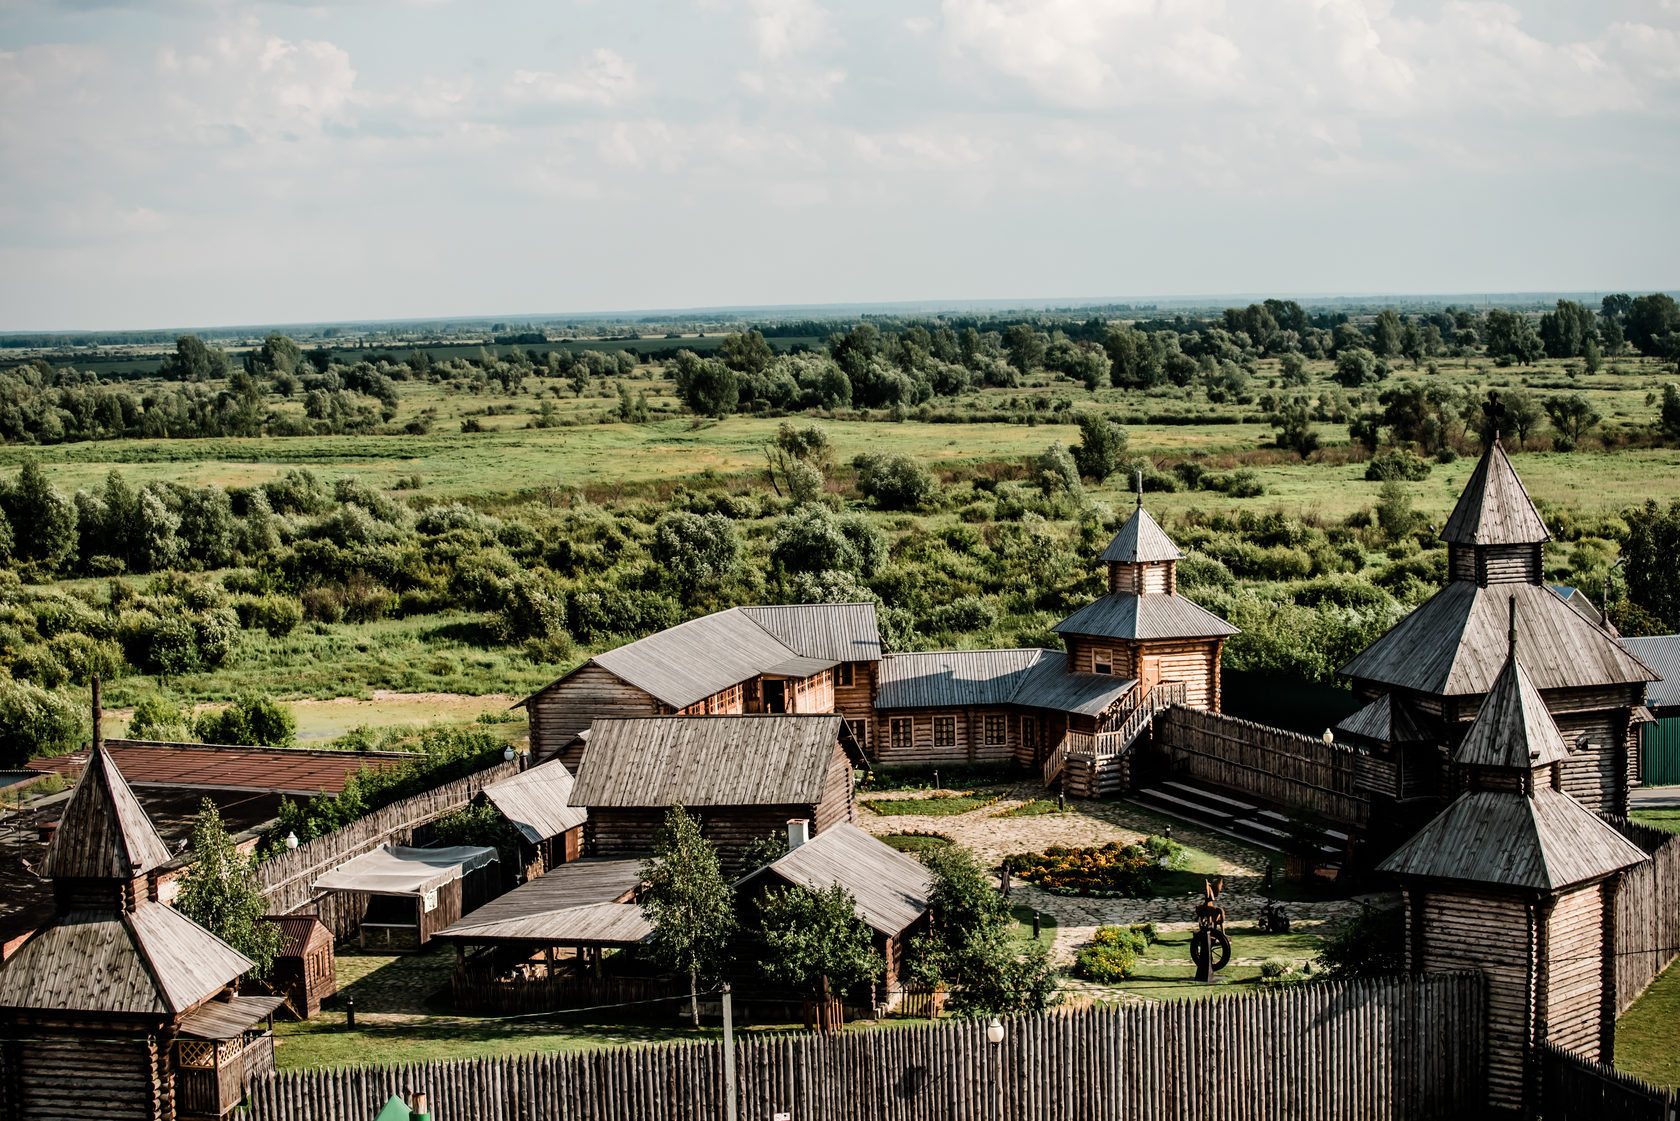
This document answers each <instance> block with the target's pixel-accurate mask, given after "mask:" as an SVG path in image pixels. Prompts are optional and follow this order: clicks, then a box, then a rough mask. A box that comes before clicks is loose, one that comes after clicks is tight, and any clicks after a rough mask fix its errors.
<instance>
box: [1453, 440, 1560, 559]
mask: <svg viewBox="0 0 1680 1121" xmlns="http://www.w3.org/2000/svg"><path fill="white" fill-rule="evenodd" d="M1441 539H1442V540H1443V541H1446V542H1448V543H1449V544H1453V545H1537V544H1539V543H1540V542H1542V541H1550V540H1551V539H1552V535H1551V534H1550V533H1548V532H1547V531H1546V523H1545V522H1544V521H1542V520H1541V518H1540V512H1539V511H1538V510H1536V509H1535V508H1534V502H1533V500H1532V499H1530V498H1529V497H1528V490H1527V489H1526V488H1525V487H1524V486H1523V485H1522V480H1521V479H1519V478H1517V472H1516V469H1515V468H1513V467H1512V466H1511V460H1510V459H1509V458H1508V457H1507V456H1506V455H1505V449H1504V448H1502V447H1500V446H1499V441H1498V440H1492V439H1490V440H1489V441H1488V446H1487V451H1485V452H1483V453H1482V458H1481V462H1479V463H1477V464H1476V469H1475V470H1474V471H1473V472H1471V473H1470V481H1469V482H1467V483H1466V484H1465V485H1464V493H1463V494H1461V495H1459V496H1458V505H1457V506H1454V507H1453V512H1452V516H1451V517H1449V518H1447V524H1446V525H1445V526H1444V527H1443V528H1442V530H1441Z"/></svg>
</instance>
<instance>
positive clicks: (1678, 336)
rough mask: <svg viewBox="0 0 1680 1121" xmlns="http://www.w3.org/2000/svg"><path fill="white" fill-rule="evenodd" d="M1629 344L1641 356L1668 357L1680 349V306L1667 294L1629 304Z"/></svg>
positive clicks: (1645, 297)
mask: <svg viewBox="0 0 1680 1121" xmlns="http://www.w3.org/2000/svg"><path fill="white" fill-rule="evenodd" d="M1623 326H1624V327H1625V329H1626V331H1627V341H1628V342H1630V343H1632V344H1633V345H1634V346H1635V347H1637V348H1638V350H1639V353H1641V354H1651V355H1661V356H1668V355H1671V354H1673V353H1674V352H1675V351H1676V349H1677V348H1680V304H1676V303H1675V302H1674V297H1673V296H1670V295H1669V294H1668V293H1667V292H1652V293H1651V294H1650V295H1647V296H1640V297H1638V298H1637V299H1635V300H1634V301H1633V302H1632V303H1631V304H1629V305H1628V310H1627V316H1626V321H1625V323H1624V324H1623Z"/></svg>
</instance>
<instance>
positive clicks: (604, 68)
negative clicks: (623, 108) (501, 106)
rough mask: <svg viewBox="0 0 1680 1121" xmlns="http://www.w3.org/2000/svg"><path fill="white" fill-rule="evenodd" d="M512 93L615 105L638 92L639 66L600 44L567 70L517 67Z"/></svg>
mask: <svg viewBox="0 0 1680 1121" xmlns="http://www.w3.org/2000/svg"><path fill="white" fill-rule="evenodd" d="M507 92H508V94H509V96H511V97H514V98H518V99H527V100H536V101H551V102H557V103H560V104H568V105H584V104H587V105H600V106H612V105H617V104H619V103H620V102H623V101H627V100H629V99H630V98H632V97H634V96H635V95H636V93H637V92H638V86H637V80H636V68H635V66H633V65H631V63H630V62H629V61H627V60H626V59H625V58H624V56H623V55H620V54H619V53H618V52H616V51H611V50H608V49H607V48H606V47H597V48H595V50H593V51H591V52H590V53H589V57H588V58H587V59H585V60H584V61H583V62H582V63H581V64H579V65H578V66H576V67H574V68H573V69H572V70H570V71H568V72H567V73H565V74H554V73H550V72H549V71H545V70H515V71H514V72H513V77H512V79H511V80H510V81H509V82H508V85H507Z"/></svg>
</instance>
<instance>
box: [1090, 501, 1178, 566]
mask: <svg viewBox="0 0 1680 1121" xmlns="http://www.w3.org/2000/svg"><path fill="white" fill-rule="evenodd" d="M1183 557H1184V554H1183V553H1181V552H1179V551H1178V546H1177V545H1174V544H1173V542H1172V538H1170V537H1168V536H1167V534H1166V531H1165V530H1163V529H1162V528H1161V527H1160V525H1159V524H1157V523H1156V521H1155V519H1154V518H1152V517H1150V516H1149V511H1148V510H1145V509H1144V508H1143V506H1142V504H1141V501H1140V504H1139V506H1138V508H1137V509H1136V510H1134V511H1132V516H1131V517H1129V518H1127V519H1126V524H1125V525H1123V526H1121V527H1120V532H1119V533H1116V534H1115V535H1114V540H1112V541H1110V542H1109V543H1108V548H1106V549H1104V550H1103V554H1102V559H1103V560H1104V561H1106V562H1108V563H1110V564H1148V563H1151V562H1155V561H1174V560H1182V559H1183Z"/></svg>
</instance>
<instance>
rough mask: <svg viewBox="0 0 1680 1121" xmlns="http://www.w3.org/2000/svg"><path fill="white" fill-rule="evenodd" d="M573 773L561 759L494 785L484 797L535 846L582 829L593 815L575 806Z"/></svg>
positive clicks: (488, 787)
mask: <svg viewBox="0 0 1680 1121" xmlns="http://www.w3.org/2000/svg"><path fill="white" fill-rule="evenodd" d="M573 785H574V781H573V778H572V772H570V771H568V770H567V769H566V765H565V764H564V763H562V762H561V761H560V760H558V759H551V760H549V761H548V762H547V763H543V764H540V765H538V766H535V767H532V768H531V769H530V770H528V771H521V772H520V773H519V774H517V775H514V776H513V777H512V778H505V779H503V780H502V781H501V782H493V783H491V784H490V785H489V786H486V787H485V788H484V796H485V797H486V798H488V799H489V800H490V804H491V805H493V806H495V807H496V809H498V810H500V811H501V814H502V816H503V817H505V818H507V819H508V821H509V822H511V823H512V824H513V827H514V828H515V829H517V830H519V833H520V836H522V837H524V838H525V839H526V840H527V841H530V842H531V843H532V844H537V843H539V842H541V841H545V840H547V839H548V838H550V837H557V836H559V835H560V834H561V833H564V832H565V831H566V830H568V829H571V828H573V827H574V826H578V825H582V824H583V823H584V820H585V819H586V818H588V816H589V812H588V811H587V810H585V809H584V808H583V807H581V806H574V805H572V803H571V797H572V786H573Z"/></svg>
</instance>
